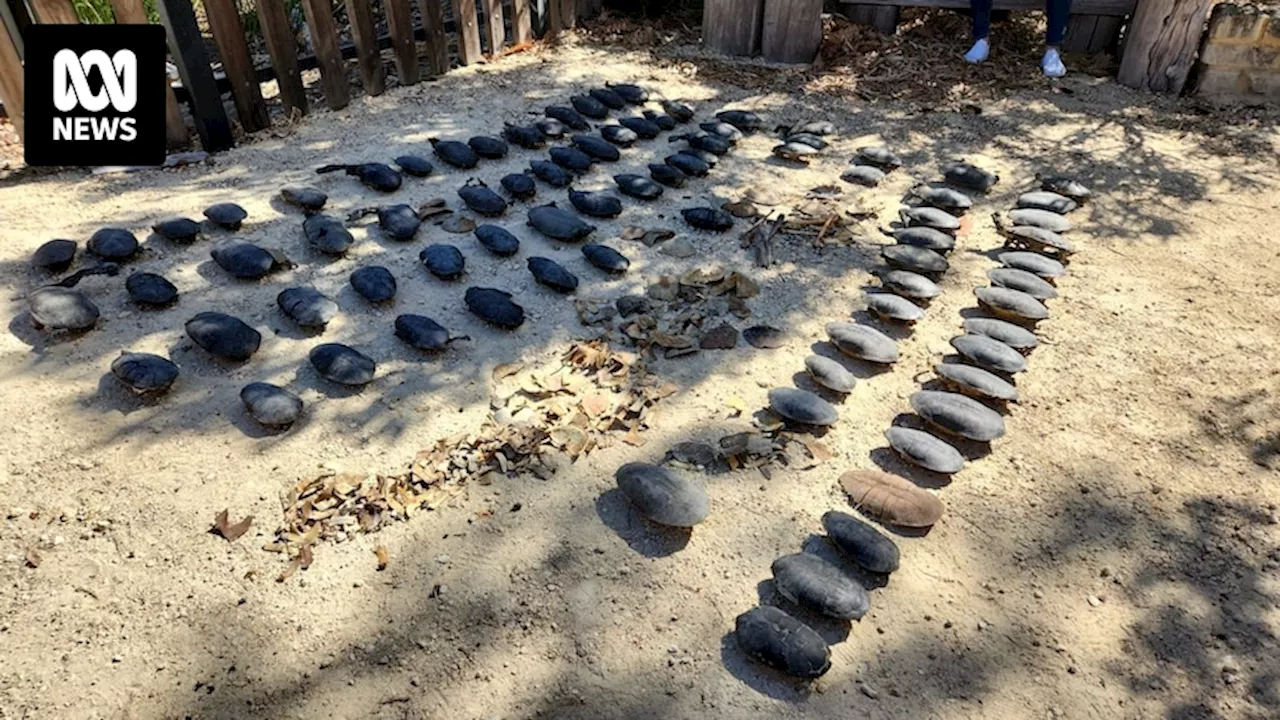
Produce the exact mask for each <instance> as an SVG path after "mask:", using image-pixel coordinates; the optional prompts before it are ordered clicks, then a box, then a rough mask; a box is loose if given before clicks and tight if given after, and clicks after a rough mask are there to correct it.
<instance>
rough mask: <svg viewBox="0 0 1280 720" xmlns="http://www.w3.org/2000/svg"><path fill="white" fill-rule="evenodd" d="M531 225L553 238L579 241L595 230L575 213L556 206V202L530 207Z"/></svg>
mask: <svg viewBox="0 0 1280 720" xmlns="http://www.w3.org/2000/svg"><path fill="white" fill-rule="evenodd" d="M528 222H529V225H530V226H531V227H533V229H534V230H537V231H538V232H540V233H542V234H543V235H546V236H547V237H549V238H551V239H552V240H561V241H563V242H577V241H579V240H583V239H585V238H586V237H587V236H588V235H590V234H591V233H592V232H594V231H595V229H596V228H595V226H594V225H588V224H586V223H585V222H583V221H582V220H580V219H578V218H577V216H575V215H574V214H573V213H570V212H568V211H567V210H562V209H560V208H558V207H556V204H555V203H548V204H546V205H539V206H538V207H535V208H529V221H528Z"/></svg>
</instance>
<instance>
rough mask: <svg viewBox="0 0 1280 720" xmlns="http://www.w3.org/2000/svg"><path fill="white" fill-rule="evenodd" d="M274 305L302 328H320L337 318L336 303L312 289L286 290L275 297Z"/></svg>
mask: <svg viewBox="0 0 1280 720" xmlns="http://www.w3.org/2000/svg"><path fill="white" fill-rule="evenodd" d="M276 304H278V305H279V306H280V310H281V311H282V312H283V313H284V314H285V315H287V316H289V318H290V319H291V320H293V321H294V322H296V323H298V324H299V325H301V326H302V327H311V328H322V327H324V326H325V325H328V324H329V321H330V320H333V319H334V318H335V317H337V316H338V303H336V302H334V301H333V300H331V299H329V298H328V297H326V296H325V295H324V294H323V293H321V292H320V291H319V290H316V289H314V288H307V287H293V288H286V289H285V290H282V291H281V292H280V294H279V295H277V296H276Z"/></svg>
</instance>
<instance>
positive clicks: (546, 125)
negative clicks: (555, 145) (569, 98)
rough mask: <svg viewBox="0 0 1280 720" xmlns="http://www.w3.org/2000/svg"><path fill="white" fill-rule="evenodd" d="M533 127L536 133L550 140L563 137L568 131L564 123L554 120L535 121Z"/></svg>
mask: <svg viewBox="0 0 1280 720" xmlns="http://www.w3.org/2000/svg"><path fill="white" fill-rule="evenodd" d="M533 126H534V127H536V128H538V132H540V133H542V136H543V137H545V138H549V139H552V140H557V139H559V138H562V137H564V134H565V133H566V132H568V131H569V128H567V127H565V124H564V123H562V122H560V121H559V120H556V119H554V118H543V119H541V120H536V121H534V123H533Z"/></svg>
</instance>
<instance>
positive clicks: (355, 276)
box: [351, 265, 396, 303]
mask: <svg viewBox="0 0 1280 720" xmlns="http://www.w3.org/2000/svg"><path fill="white" fill-rule="evenodd" d="M351 287H352V288H354V289H355V291H356V293H358V294H359V295H360V297H362V298H364V299H365V300H368V301H369V302H371V303H382V302H386V301H388V300H390V299H391V298H394V297H395V296H396V276H395V275H392V274H391V271H390V270H388V269H386V268H384V267H382V266H380V265H371V266H369V267H362V268H359V269H357V270H356V271H355V272H353V273H351Z"/></svg>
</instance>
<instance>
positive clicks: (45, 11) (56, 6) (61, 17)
mask: <svg viewBox="0 0 1280 720" xmlns="http://www.w3.org/2000/svg"><path fill="white" fill-rule="evenodd" d="M31 9H33V10H35V12H36V22H38V23H42V24H45V25H76V24H78V23H79V22H80V18H78V17H76V10H75V8H73V7H72V6H71V0H31Z"/></svg>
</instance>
